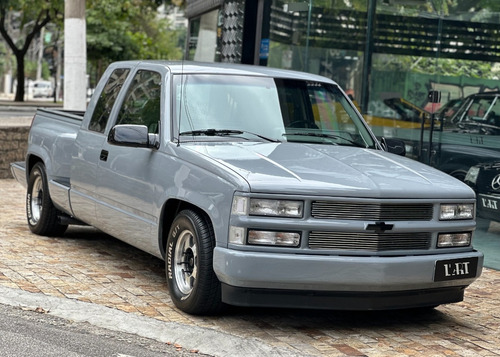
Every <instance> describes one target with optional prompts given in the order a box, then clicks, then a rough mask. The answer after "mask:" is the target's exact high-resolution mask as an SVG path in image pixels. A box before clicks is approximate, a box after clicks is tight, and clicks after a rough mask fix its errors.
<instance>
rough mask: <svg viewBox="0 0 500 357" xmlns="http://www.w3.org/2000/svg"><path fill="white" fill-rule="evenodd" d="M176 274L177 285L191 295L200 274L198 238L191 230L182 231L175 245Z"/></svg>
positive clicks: (181, 290)
mask: <svg viewBox="0 0 500 357" xmlns="http://www.w3.org/2000/svg"><path fill="white" fill-rule="evenodd" d="M174 259H175V260H174V264H175V265H174V274H175V281H176V284H177V287H178V288H179V290H180V292H181V293H183V294H184V295H189V294H190V293H191V292H192V291H193V287H194V285H195V282H196V278H197V275H198V250H197V247H196V239H195V237H194V236H193V234H192V233H191V232H190V231H189V230H185V231H183V232H182V233H180V235H179V238H178V240H177V244H176V247H175V255H174Z"/></svg>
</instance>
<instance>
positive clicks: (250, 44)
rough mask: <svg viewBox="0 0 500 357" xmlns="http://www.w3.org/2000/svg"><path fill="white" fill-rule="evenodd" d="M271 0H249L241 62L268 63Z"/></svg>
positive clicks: (246, 6) (246, 7)
mask: <svg viewBox="0 0 500 357" xmlns="http://www.w3.org/2000/svg"><path fill="white" fill-rule="evenodd" d="M270 22H271V0H257V1H254V0H247V1H246V2H245V21H244V26H243V48H242V58H241V63H246V64H256V65H261V66H266V65H267V54H268V52H267V51H268V49H269V32H270V27H271V24H270Z"/></svg>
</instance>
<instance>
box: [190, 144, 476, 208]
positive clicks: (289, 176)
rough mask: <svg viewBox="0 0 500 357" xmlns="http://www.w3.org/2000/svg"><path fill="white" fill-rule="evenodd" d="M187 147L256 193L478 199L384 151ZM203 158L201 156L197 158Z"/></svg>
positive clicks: (291, 146)
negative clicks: (229, 173)
mask: <svg viewBox="0 0 500 357" xmlns="http://www.w3.org/2000/svg"><path fill="white" fill-rule="evenodd" d="M183 147H184V148H187V149H189V150H193V151H196V152H197V153H198V155H201V156H204V157H205V158H206V159H207V162H206V163H207V164H208V162H209V161H212V160H215V161H217V162H219V163H220V164H221V165H222V166H224V167H226V168H227V169H228V170H231V171H233V172H235V173H237V174H238V175H240V176H241V177H243V178H244V179H245V180H246V181H247V182H248V185H249V187H250V191H251V192H262V193H287V194H305V195H327V196H339V197H342V196H344V197H372V198H381V197H383V198H436V199H443V198H445V199H446V198H450V199H452V198H468V199H471V198H474V192H473V191H472V190H471V189H470V188H469V187H468V186H467V185H465V184H463V183H462V182H460V181H458V180H456V179H455V178H453V177H451V176H449V175H447V174H444V173H442V172H440V171H438V170H436V169H433V168H431V167H430V166H427V165H424V164H421V163H419V162H416V161H414V160H411V159H408V158H405V157H400V156H396V155H393V154H389V153H386V152H384V151H380V150H373V149H363V148H357V147H348V146H335V145H320V144H304V143H241V142H237V143H234V142H232V143H220V142H218V143H216V144H213V143H193V144H184V145H183ZM198 157H199V156H198Z"/></svg>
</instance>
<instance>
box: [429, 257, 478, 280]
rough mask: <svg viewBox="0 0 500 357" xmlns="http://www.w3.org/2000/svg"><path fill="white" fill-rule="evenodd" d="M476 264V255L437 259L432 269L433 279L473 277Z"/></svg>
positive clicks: (475, 271) (475, 272)
mask: <svg viewBox="0 0 500 357" xmlns="http://www.w3.org/2000/svg"><path fill="white" fill-rule="evenodd" d="M477 264H478V258H477V257H474V258H463V259H448V260H438V261H436V266H435V269H434V281H447V280H457V279H467V278H474V277H475V276H476V274H477Z"/></svg>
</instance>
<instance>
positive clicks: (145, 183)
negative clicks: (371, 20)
mask: <svg viewBox="0 0 500 357" xmlns="http://www.w3.org/2000/svg"><path fill="white" fill-rule="evenodd" d="M396 144H397V143H396ZM403 147H404V146H403ZM389 149H390V150H391V151H398V149H399V151H400V153H402V150H401V147H399V148H398V147H397V145H392V146H391V144H390V143H389V142H388V141H384V140H383V139H382V140H381V141H378V140H377V138H376V137H375V136H374V135H373V133H372V132H371V131H370V129H369V127H368V126H367V124H366V123H365V122H364V121H363V119H362V117H361V115H360V114H359V112H358V111H357V110H356V108H355V107H354V105H353V104H352V102H351V101H350V100H349V99H348V97H347V96H346V95H345V93H344V92H343V91H342V89H341V88H339V86H338V85H337V84H336V83H335V82H334V81H332V80H330V79H328V78H324V77H321V76H316V75H312V74H306V73H298V72H291V71H285V70H278V69H271V68H264V67H258V66H244V65H229V64H200V63H189V62H180V63H172V62H161V61H126V62H118V63H114V64H112V65H111V66H110V67H109V68H108V69H107V70H106V72H105V73H104V75H103V77H102V79H101V81H100V82H99V84H98V85H97V87H96V91H95V93H94V96H93V97H92V99H91V100H90V103H89V105H88V108H87V110H86V111H85V113H79V112H67V111H62V110H44V109H40V110H38V111H37V113H36V115H35V117H34V119H33V122H32V126H31V129H30V134H29V142H28V150H27V156H26V160H25V162H18V163H13V164H12V168H11V169H12V172H13V174H14V176H15V177H16V178H17V180H18V181H20V182H21V183H23V184H25V186H26V187H27V194H26V213H27V221H28V225H29V228H30V229H31V231H32V232H33V233H35V234H39V235H47V236H54V235H62V234H63V233H64V231H65V230H66V228H67V226H68V225H69V224H87V225H92V226H94V227H97V228H98V229H100V230H102V231H103V232H106V233H108V234H110V235H112V236H114V237H116V238H118V239H120V240H122V241H124V242H126V243H128V244H130V245H132V246H135V247H137V248H139V249H141V250H143V251H145V252H148V253H150V254H152V255H154V256H156V257H158V258H161V259H163V260H164V261H165V274H166V279H167V281H168V290H169V293H170V295H171V298H172V300H173V302H174V303H175V305H176V306H177V307H178V308H179V309H181V310H183V311H185V312H188V313H191V314H210V313H216V312H218V311H220V310H221V308H222V307H223V306H224V305H225V304H232V305H240V306H261V307H299V308H321V309H338V310H341V309H349V310H374V309H379V310H380V309H400V308H416V307H434V306H437V305H440V304H445V303H453V302H458V301H462V300H463V298H464V290H465V288H466V287H467V286H468V285H470V284H471V283H472V282H473V281H474V280H475V279H476V278H478V277H479V276H480V274H481V272H482V265H483V254H482V253H480V252H478V251H476V250H474V248H473V246H472V237H473V233H474V230H475V224H476V223H475V195H474V192H473V191H472V190H471V189H470V188H469V187H468V186H466V185H465V184H463V183H462V182H460V181H458V180H456V179H454V178H452V177H450V176H449V175H446V174H444V173H442V172H440V171H437V170H435V169H433V168H431V167H428V166H426V165H423V164H421V163H418V162H416V161H413V160H411V159H408V158H405V157H403V156H401V155H395V154H394V153H389V152H387V150H389Z"/></svg>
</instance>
